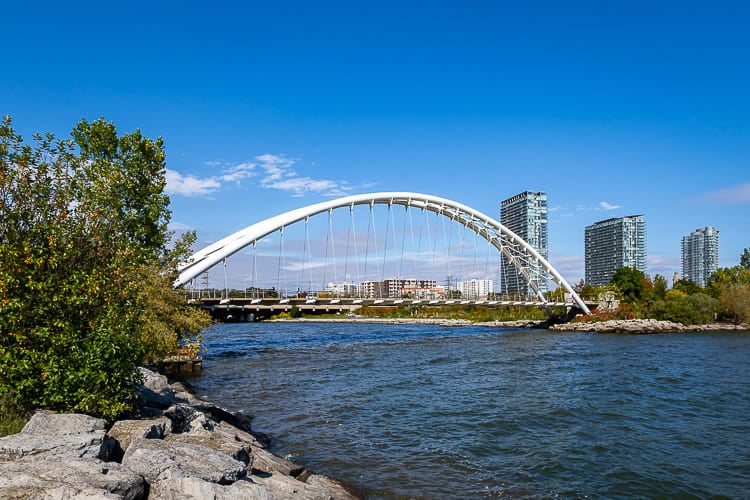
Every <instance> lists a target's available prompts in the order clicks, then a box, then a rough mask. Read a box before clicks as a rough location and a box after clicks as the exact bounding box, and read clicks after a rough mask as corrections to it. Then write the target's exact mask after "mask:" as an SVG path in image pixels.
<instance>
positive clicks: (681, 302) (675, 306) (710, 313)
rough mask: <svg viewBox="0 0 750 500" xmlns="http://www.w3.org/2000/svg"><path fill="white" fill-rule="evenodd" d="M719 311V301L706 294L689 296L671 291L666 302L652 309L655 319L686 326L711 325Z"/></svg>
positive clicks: (657, 304) (661, 301)
mask: <svg viewBox="0 0 750 500" xmlns="http://www.w3.org/2000/svg"><path fill="white" fill-rule="evenodd" d="M718 311H719V301H718V300H717V299H715V298H713V297H710V296H708V295H706V294H704V293H695V294H692V295H688V294H686V293H685V292H682V291H679V290H670V291H669V292H668V293H667V294H666V297H665V299H664V300H660V301H658V302H656V303H655V304H654V305H653V307H652V308H651V314H652V316H653V317H655V318H656V319H659V320H668V321H675V322H678V323H682V324H684V325H699V324H705V323H711V322H712V321H714V319H715V318H716V314H717V312H718Z"/></svg>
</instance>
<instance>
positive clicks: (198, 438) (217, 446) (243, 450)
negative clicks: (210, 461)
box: [166, 425, 253, 469]
mask: <svg viewBox="0 0 750 500" xmlns="http://www.w3.org/2000/svg"><path fill="white" fill-rule="evenodd" d="M227 428H229V426H224V427H223V428H222V427H219V426H218V425H217V426H214V429H213V430H205V429H200V430H196V431H190V432H183V433H181V434H171V435H169V436H167V438H166V441H168V442H176V443H189V444H197V445H200V446H205V447H206V448H211V449H212V450H214V451H218V452H220V453H224V454H226V455H229V456H230V457H232V458H234V459H235V460H239V461H240V462H242V463H244V464H245V465H247V467H248V469H249V468H251V467H252V466H253V448H252V442H251V441H249V440H243V439H241V438H240V436H239V435H238V434H239V432H231V431H228V430H226V429H227ZM235 430H237V429H235Z"/></svg>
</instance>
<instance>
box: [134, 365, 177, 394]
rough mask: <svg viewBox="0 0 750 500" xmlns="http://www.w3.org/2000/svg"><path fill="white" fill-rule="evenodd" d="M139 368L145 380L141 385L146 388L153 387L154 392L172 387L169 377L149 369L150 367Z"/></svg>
mask: <svg viewBox="0 0 750 500" xmlns="http://www.w3.org/2000/svg"><path fill="white" fill-rule="evenodd" d="M138 370H139V371H140V372H141V377H142V378H143V381H142V382H141V385H142V386H143V387H145V388H146V389H151V390H152V391H154V392H161V391H162V390H164V389H170V390H171V388H170V387H169V380H167V377H165V376H164V375H162V374H160V373H156V372H154V371H151V370H149V369H148V368H144V367H142V366H141V367H139V368H138Z"/></svg>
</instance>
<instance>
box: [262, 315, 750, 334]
mask: <svg viewBox="0 0 750 500" xmlns="http://www.w3.org/2000/svg"><path fill="white" fill-rule="evenodd" d="M269 322H280V323H285V322H286V323H294V322H296V323H372V324H384V325H437V326H485V327H493V328H545V329H549V330H552V331H558V332H594V333H630V334H649V333H680V332H718V331H750V325H746V324H740V325H734V324H730V323H709V324H706V325H687V326H686V325H683V324H682V323H675V322H673V321H662V320H655V319H617V320H608V321H580V322H575V323H558V324H554V325H549V324H548V322H547V321H539V320H515V321H480V322H472V321H469V320H465V319H441V318H366V317H361V318H292V319H289V318H285V319H275V320H269Z"/></svg>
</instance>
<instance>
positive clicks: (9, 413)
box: [0, 394, 29, 437]
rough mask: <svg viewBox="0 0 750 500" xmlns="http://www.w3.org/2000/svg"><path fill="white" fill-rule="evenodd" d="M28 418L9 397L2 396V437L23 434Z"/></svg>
mask: <svg viewBox="0 0 750 500" xmlns="http://www.w3.org/2000/svg"><path fill="white" fill-rule="evenodd" d="M28 420H29V419H28V417H27V415H26V413H25V412H23V411H22V410H21V409H20V408H19V407H18V406H17V405H16V404H15V402H14V401H13V400H12V398H10V397H8V396H7V395H4V394H1V395H0V437H2V436H7V435H9V434H17V433H19V432H21V429H23V426H24V425H26V422H27V421H28Z"/></svg>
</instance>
